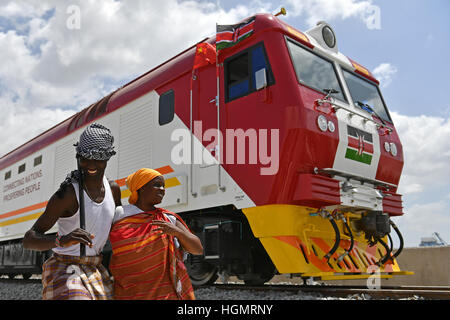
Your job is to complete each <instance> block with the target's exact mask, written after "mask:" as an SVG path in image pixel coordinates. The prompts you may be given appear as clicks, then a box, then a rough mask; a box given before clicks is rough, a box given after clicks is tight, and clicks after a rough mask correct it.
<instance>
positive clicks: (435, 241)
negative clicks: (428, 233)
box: [419, 232, 447, 247]
mask: <svg viewBox="0 0 450 320" xmlns="http://www.w3.org/2000/svg"><path fill="white" fill-rule="evenodd" d="M420 240H421V242H420V244H419V247H435V246H446V245H447V243H446V242H445V241H444V240H443V239H442V238H441V237H440V236H439V233H437V232H434V233H433V236H432V237H423V238H421V239H420Z"/></svg>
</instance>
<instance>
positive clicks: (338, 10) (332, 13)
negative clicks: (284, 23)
mask: <svg viewBox="0 0 450 320" xmlns="http://www.w3.org/2000/svg"><path fill="white" fill-rule="evenodd" d="M287 3H288V4H289V7H290V9H291V10H290V11H288V12H289V14H292V15H294V16H300V15H303V14H305V15H306V16H307V19H306V21H307V23H308V24H309V25H310V26H314V25H315V24H316V23H317V22H318V21H321V20H327V21H329V20H332V19H342V20H344V19H348V18H358V19H360V20H362V21H363V22H364V23H365V24H366V26H367V28H369V29H380V28H381V15H380V9H379V7H377V6H375V5H374V4H372V1H371V0H368V1H358V0H288V1H287Z"/></svg>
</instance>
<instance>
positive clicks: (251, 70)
mask: <svg viewBox="0 0 450 320" xmlns="http://www.w3.org/2000/svg"><path fill="white" fill-rule="evenodd" d="M260 79H264V80H260ZM260 83H264V86H265V85H271V84H273V83H274V79H273V74H272V70H271V69H270V65H269V63H268V59H267V55H266V52H265V50H264V47H263V45H262V44H257V45H256V46H253V47H251V48H249V49H246V50H244V51H242V52H240V53H238V54H237V55H234V56H232V57H230V58H228V59H227V60H225V92H226V97H225V98H226V102H228V101H231V100H234V99H237V98H240V97H243V96H246V95H248V94H250V93H252V92H254V91H256V90H259V89H261V88H262V87H263V86H262V85H261V84H260Z"/></svg>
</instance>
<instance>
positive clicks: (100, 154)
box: [74, 123, 116, 160]
mask: <svg viewBox="0 0 450 320" xmlns="http://www.w3.org/2000/svg"><path fill="white" fill-rule="evenodd" d="M113 143H114V137H113V136H112V135H111V130H109V129H108V128H106V127H105V126H102V125H101V124H99V123H92V124H90V125H89V126H88V127H87V128H86V129H85V130H84V131H83V133H82V134H81V136H80V141H79V142H77V143H76V144H74V146H75V147H76V151H77V156H81V157H83V158H86V159H93V160H109V158H111V157H112V156H113V155H115V154H116V152H115V151H114V146H113Z"/></svg>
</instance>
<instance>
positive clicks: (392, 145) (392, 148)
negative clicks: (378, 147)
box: [390, 142, 397, 157]
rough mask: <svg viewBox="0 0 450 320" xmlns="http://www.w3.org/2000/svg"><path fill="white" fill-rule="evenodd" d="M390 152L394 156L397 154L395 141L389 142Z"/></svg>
mask: <svg viewBox="0 0 450 320" xmlns="http://www.w3.org/2000/svg"><path fill="white" fill-rule="evenodd" d="M390 144H391V154H392V155H393V156H394V157H395V156H396V155H397V146H396V145H395V143H393V142H391V143H390Z"/></svg>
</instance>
